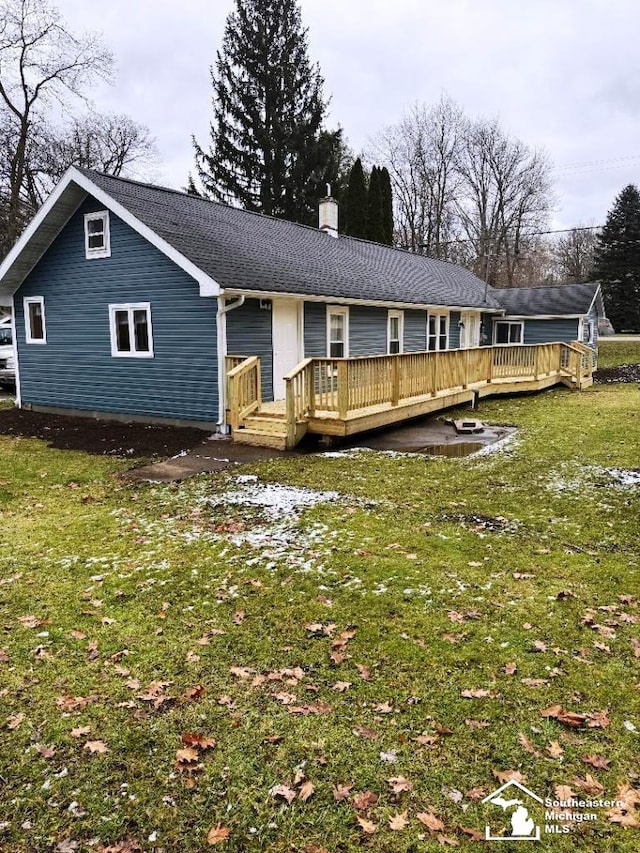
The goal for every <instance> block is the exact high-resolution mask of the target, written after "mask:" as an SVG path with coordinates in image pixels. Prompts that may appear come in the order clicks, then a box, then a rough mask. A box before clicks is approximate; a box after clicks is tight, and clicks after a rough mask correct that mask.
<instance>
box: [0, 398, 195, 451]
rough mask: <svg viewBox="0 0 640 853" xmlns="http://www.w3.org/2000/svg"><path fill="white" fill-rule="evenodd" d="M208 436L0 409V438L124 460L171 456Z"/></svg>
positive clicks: (186, 429) (183, 430) (184, 430)
mask: <svg viewBox="0 0 640 853" xmlns="http://www.w3.org/2000/svg"><path fill="white" fill-rule="evenodd" d="M208 434H209V433H208V432H206V431H204V430H201V429H192V428H190V427H169V426H159V425H156V424H141V423H119V422H117V421H101V420H96V419H93V418H72V417H67V416H64V415H49V414H44V413H42V412H30V411H27V410H26V409H3V410H0V435H9V436H21V437H23V438H40V439H42V440H44V441H46V442H47V443H48V445H49V447H55V448H57V449H59V450H81V451H84V452H85V453H91V454H93V455H97V456H120V457H124V458H125V459H139V458H160V457H167V456H174V455H175V454H177V453H180V452H181V451H182V450H188V449H190V448H191V447H193V446H194V445H196V444H198V443H199V442H201V441H202V440H203V439H204V438H205V437H206V436H207V435H208Z"/></svg>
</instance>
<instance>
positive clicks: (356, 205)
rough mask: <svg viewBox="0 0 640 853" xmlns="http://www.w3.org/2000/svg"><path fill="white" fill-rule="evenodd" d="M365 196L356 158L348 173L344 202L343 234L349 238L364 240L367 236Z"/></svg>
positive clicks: (364, 186)
mask: <svg viewBox="0 0 640 853" xmlns="http://www.w3.org/2000/svg"><path fill="white" fill-rule="evenodd" d="M367 195H368V193H367V183H366V180H365V177H364V169H363V168H362V160H361V159H360V158H359V157H358V159H357V160H356V162H355V163H354V164H353V166H352V167H351V171H350V172H349V183H348V184H347V190H346V193H345V200H344V207H345V215H344V219H345V223H344V233H345V234H347V235H348V236H350V237H362V238H363V239H365V240H366V238H367V236H368V232H367Z"/></svg>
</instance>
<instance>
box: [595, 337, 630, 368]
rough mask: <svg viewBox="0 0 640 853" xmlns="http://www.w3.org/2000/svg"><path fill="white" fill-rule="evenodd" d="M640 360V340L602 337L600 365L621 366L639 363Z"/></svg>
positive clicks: (599, 353)
mask: <svg viewBox="0 0 640 853" xmlns="http://www.w3.org/2000/svg"><path fill="white" fill-rule="evenodd" d="M638 362H640V341H616V339H615V338H600V341H599V342H598V367H619V366H620V365H621V364H638Z"/></svg>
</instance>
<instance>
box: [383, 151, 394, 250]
mask: <svg viewBox="0 0 640 853" xmlns="http://www.w3.org/2000/svg"><path fill="white" fill-rule="evenodd" d="M380 186H381V188H382V224H383V228H384V239H383V240H382V242H383V243H386V245H387V246H393V237H394V230H395V229H394V225H393V193H392V191H391V175H390V174H389V170H388V169H387V167H386V166H383V167H382V169H381V170H380Z"/></svg>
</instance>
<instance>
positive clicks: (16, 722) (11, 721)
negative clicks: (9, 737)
mask: <svg viewBox="0 0 640 853" xmlns="http://www.w3.org/2000/svg"><path fill="white" fill-rule="evenodd" d="M24 719H25V715H24V714H22V713H21V714H13V715H12V716H11V717H8V718H7V728H8V729H10V730H11V731H13V730H14V729H17V728H19V727H20V726H21V725H22V723H23V722H24Z"/></svg>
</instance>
